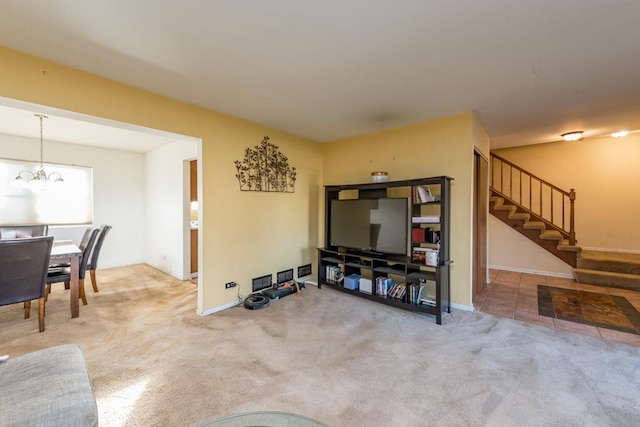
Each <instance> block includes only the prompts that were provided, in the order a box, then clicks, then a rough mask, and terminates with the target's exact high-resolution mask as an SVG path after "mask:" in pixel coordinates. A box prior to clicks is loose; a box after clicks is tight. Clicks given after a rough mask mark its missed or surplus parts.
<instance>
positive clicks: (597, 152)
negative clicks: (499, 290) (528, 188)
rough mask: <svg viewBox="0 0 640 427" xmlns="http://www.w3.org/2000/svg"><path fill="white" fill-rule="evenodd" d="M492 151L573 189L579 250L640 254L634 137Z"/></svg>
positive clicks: (639, 150) (638, 145)
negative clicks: (574, 192)
mask: <svg viewBox="0 0 640 427" xmlns="http://www.w3.org/2000/svg"><path fill="white" fill-rule="evenodd" d="M495 152H496V154H499V155H500V156H502V157H504V158H506V159H507V160H510V161H512V162H513V163H515V164H517V165H519V166H521V167H523V168H524V169H527V170H529V171H530V172H532V173H534V174H535V175H537V176H539V177H540V178H542V179H545V180H547V181H549V182H551V183H552V184H554V185H557V186H558V187H560V188H562V189H565V190H569V189H571V188H575V190H576V202H575V208H576V219H575V221H576V239H577V240H578V244H579V245H580V246H582V247H586V248H598V249H615V250H622V251H635V252H640V226H639V225H638V224H639V222H638V218H639V217H640V197H638V196H637V194H638V189H637V188H636V186H637V184H638V183H640V167H639V165H640V134H637V133H636V134H630V135H628V136H626V137H624V138H612V137H609V136H607V137H601V138H590V139H585V140H583V141H574V142H554V143H549V144H538V145H529V146H524V147H514V148H507V149H501V150H495ZM494 261H495V262H494ZM498 262H499V261H498V260H494V259H492V260H491V263H492V264H495V263H498Z"/></svg>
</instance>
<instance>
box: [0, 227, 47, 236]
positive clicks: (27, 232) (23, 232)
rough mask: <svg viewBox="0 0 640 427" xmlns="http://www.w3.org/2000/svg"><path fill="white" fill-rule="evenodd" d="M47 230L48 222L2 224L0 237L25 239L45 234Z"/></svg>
mask: <svg viewBox="0 0 640 427" xmlns="http://www.w3.org/2000/svg"><path fill="white" fill-rule="evenodd" d="M48 232H49V225H48V224H32V225H3V226H0V239H3V240H4V239H25V238H29V237H38V236H46V235H47V233H48Z"/></svg>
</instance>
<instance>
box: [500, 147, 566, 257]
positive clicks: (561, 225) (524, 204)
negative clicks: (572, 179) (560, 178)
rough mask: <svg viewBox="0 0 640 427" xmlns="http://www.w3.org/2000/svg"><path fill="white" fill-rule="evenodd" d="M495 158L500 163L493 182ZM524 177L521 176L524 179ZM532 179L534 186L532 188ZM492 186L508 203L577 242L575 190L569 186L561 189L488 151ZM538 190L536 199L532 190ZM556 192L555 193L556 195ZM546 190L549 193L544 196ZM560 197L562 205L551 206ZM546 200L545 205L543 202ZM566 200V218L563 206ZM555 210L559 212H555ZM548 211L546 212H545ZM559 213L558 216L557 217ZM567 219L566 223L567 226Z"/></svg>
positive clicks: (564, 206)
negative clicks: (525, 197)
mask: <svg viewBox="0 0 640 427" xmlns="http://www.w3.org/2000/svg"><path fill="white" fill-rule="evenodd" d="M496 162H498V164H499V166H500V170H499V174H500V175H499V178H500V182H499V185H498V183H496V182H495V178H496V172H495V170H494V163H496ZM504 165H506V166H507V168H508V174H509V175H508V177H507V178H506V179H507V180H508V182H507V183H506V184H505V176H504V169H505V167H504ZM514 170H515V174H516V175H515V176H517V180H518V188H517V190H515V189H514V188H513V185H514V180H515V178H514ZM523 178H524V179H523ZM524 180H528V187H526V184H524V185H525V187H523V181H524ZM534 181H535V182H536V184H537V185H536V187H537V188H534V185H533V183H534ZM491 190H492V191H493V192H495V193H497V194H499V195H501V196H503V197H505V198H507V199H508V200H509V201H510V202H511V203H514V204H515V205H517V206H518V207H519V208H520V209H521V210H523V211H524V212H527V213H530V214H532V215H534V216H535V217H536V218H537V219H539V220H541V221H542V222H544V223H545V224H546V226H549V227H550V228H552V229H555V230H557V231H559V232H560V233H561V234H562V235H563V236H565V237H566V238H567V239H568V240H569V244H570V245H575V244H576V236H575V206H574V202H575V199H576V192H575V190H574V189H573V188H572V189H571V190H570V191H566V190H563V189H562V188H560V187H558V186H556V185H554V184H552V183H550V182H549V181H546V180H544V179H542V178H540V177H538V176H536V175H534V174H532V173H531V172H529V171H527V170H525V169H523V168H521V167H520V166H518V165H516V164H514V163H513V162H510V161H509V160H507V159H505V158H503V157H501V156H499V155H497V154H494V153H491ZM535 191H537V192H538V195H539V200H535V201H534V199H533V194H534V192H535ZM524 193H528V200H523V194H524ZM556 193H557V194H558V196H557V197H556ZM545 194H546V195H547V196H548V197H544V196H545ZM557 198H561V209H557V208H555V207H554V200H556V199H557ZM547 204H548V207H547V206H546V205H547ZM567 204H568V210H569V212H568V216H569V218H568V221H567V218H566V217H567V212H566V206H567ZM558 210H560V211H561V213H560V214H559V215H558ZM547 211H548V212H547ZM558 216H560V220H558ZM567 222H568V226H567Z"/></svg>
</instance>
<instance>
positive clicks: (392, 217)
mask: <svg viewBox="0 0 640 427" xmlns="http://www.w3.org/2000/svg"><path fill="white" fill-rule="evenodd" d="M408 209H409V201H408V199H407V198H379V199H348V200H338V199H336V200H332V201H331V219H330V221H329V244H330V245H331V246H339V247H344V248H347V249H356V250H361V251H367V252H379V253H382V254H401V255H407V243H408V229H409V224H408V222H409V219H408V218H409V217H408Z"/></svg>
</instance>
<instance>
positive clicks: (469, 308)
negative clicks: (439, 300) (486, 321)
mask: <svg viewBox="0 0 640 427" xmlns="http://www.w3.org/2000/svg"><path fill="white" fill-rule="evenodd" d="M451 308H455V309H456V310H462V311H475V308H474V307H473V306H472V305H463V304H456V303H455V302H452V303H451Z"/></svg>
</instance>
